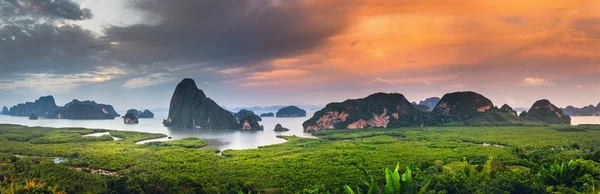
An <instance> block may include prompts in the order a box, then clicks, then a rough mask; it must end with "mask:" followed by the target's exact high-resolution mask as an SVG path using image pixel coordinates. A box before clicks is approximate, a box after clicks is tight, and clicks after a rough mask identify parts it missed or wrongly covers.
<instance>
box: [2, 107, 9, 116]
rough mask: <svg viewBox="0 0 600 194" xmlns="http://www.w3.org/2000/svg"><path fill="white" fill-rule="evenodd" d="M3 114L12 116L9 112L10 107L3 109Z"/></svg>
mask: <svg viewBox="0 0 600 194" xmlns="http://www.w3.org/2000/svg"><path fill="white" fill-rule="evenodd" d="M2 114H3V115H10V111H9V110H8V107H6V106H5V107H2Z"/></svg>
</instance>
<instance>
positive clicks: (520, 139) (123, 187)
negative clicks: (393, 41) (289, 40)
mask: <svg viewBox="0 0 600 194" xmlns="http://www.w3.org/2000/svg"><path fill="white" fill-rule="evenodd" d="M96 132H107V130H99V129H69V128H65V129H53V128H40V127H33V128H28V127H22V126H15V125H0V180H1V182H0V193H8V192H7V191H10V190H13V191H17V190H18V191H27V190H32V189H40V188H37V187H41V188H43V189H47V190H53V191H66V192H67V193H88V192H89V193H237V192H239V191H242V192H244V193H248V192H252V193H325V192H331V193H344V186H345V185H349V186H350V187H352V188H355V190H363V189H364V190H366V189H367V187H368V186H367V185H366V184H364V183H363V180H364V178H365V176H364V174H363V171H362V170H361V169H365V170H366V171H367V172H368V174H369V175H370V176H372V177H373V179H374V181H376V182H378V183H379V185H380V188H382V187H383V185H384V184H385V182H386V180H385V176H384V169H385V168H393V167H394V166H396V164H399V166H400V167H401V168H400V169H406V167H407V166H408V165H409V163H413V164H414V172H413V173H414V175H413V176H414V179H415V180H416V181H415V184H414V187H415V188H423V187H424V184H421V183H424V182H425V181H429V182H430V184H428V186H427V187H425V188H424V191H426V193H551V192H560V193H575V192H582V193H597V192H598V191H599V190H598V188H597V186H598V183H600V182H598V180H600V164H599V163H598V162H599V160H600V152H598V150H600V126H595V125H586V126H562V125H552V126H535V127H534V126H529V127H525V126H521V127H508V126H507V127H424V128H421V127H415V128H402V129H370V130H329V131H317V132H315V133H314V134H315V135H317V136H319V138H318V139H305V138H298V137H289V136H287V137H284V138H286V139H287V140H288V141H287V142H286V143H283V144H278V145H270V146H264V147H261V148H258V149H250V150H225V151H222V154H221V155H219V154H217V153H216V151H215V150H210V149H199V148H200V147H203V146H205V145H206V142H204V141H203V140H201V139H196V138H187V139H182V140H174V141H167V142H157V143H147V144H136V143H135V142H137V141H141V140H145V139H152V138H160V137H165V135H164V134H150V133H138V132H122V131H110V134H111V135H112V136H115V137H119V138H123V139H122V140H118V141H113V140H112V138H110V139H109V138H107V137H110V136H106V137H104V136H102V137H82V135H85V134H90V133H96ZM54 157H61V158H65V159H67V160H66V161H65V162H63V163H54V162H53V161H52V159H53V158H54ZM571 160H573V162H571V163H569V161H571ZM563 163H565V165H563ZM559 168H560V169H562V168H564V171H563V172H567V175H568V176H565V174H564V173H563V174H561V175H560V176H559V175H558V174H557V169H559ZM82 169H84V170H82ZM100 170H102V172H104V171H106V172H111V173H112V174H108V173H107V174H108V175H102V174H100V173H96V172H98V171H100ZM32 180H35V181H39V182H43V183H44V184H36V185H35V186H31V185H32V184H27V185H29V186H26V181H30V182H31V181H32ZM40 185H41V186H40ZM33 187H36V188H33ZM50 193H51V192H50Z"/></svg>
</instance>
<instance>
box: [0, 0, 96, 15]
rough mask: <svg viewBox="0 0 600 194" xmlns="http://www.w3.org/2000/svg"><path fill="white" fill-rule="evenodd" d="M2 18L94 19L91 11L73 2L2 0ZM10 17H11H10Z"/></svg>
mask: <svg viewBox="0 0 600 194" xmlns="http://www.w3.org/2000/svg"><path fill="white" fill-rule="evenodd" d="M0 1H3V2H0V6H1V8H0V10H2V12H3V14H2V16H9V15H12V16H26V17H32V16H33V17H35V16H37V17H39V16H43V17H48V18H50V19H67V20H85V19H90V18H92V16H93V15H92V12H91V11H90V10H89V9H81V8H80V7H79V4H77V3H75V2H73V1H71V0H0ZM9 17H10V16H9Z"/></svg>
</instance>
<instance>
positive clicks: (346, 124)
mask: <svg viewBox="0 0 600 194" xmlns="http://www.w3.org/2000/svg"><path fill="white" fill-rule="evenodd" d="M415 104H416V103H409V102H408V100H407V99H406V98H404V96H403V95H402V94H397V93H393V94H386V93H376V94H372V95H370V96H368V97H366V98H362V99H353V100H347V101H344V102H341V103H330V104H328V105H327V106H325V108H324V109H322V110H320V111H317V112H316V113H315V114H314V116H313V117H312V118H310V119H309V120H307V121H305V122H304V123H303V127H304V130H305V131H315V130H322V129H362V128H396V127H408V126H440V125H444V126H521V125H526V124H528V125H542V124H544V123H565V124H566V123H570V121H567V117H568V116H566V115H565V116H562V112H557V111H556V110H557V108H555V107H554V108H548V111H550V110H552V111H550V112H551V113H552V114H551V115H555V118H549V119H542V118H547V117H548V116H549V115H550V114H549V113H543V114H542V113H540V112H539V111H540V110H545V109H543V108H532V109H531V110H530V112H531V111H534V116H532V115H531V114H532V113H529V114H528V113H526V112H524V113H522V115H521V116H517V112H516V111H514V110H513V109H512V107H510V106H509V105H507V104H504V105H503V106H502V107H501V108H498V107H496V106H494V104H493V103H492V101H491V100H490V99H488V98H486V97H485V96H483V95H481V94H479V93H475V92H470V91H466V92H454V93H448V94H445V95H444V96H443V97H442V98H441V99H440V101H439V102H438V104H437V105H436V106H435V108H434V109H433V110H432V111H431V112H427V111H426V110H425V106H424V105H415ZM535 107H551V106H549V105H544V106H542V105H540V104H539V103H538V105H535ZM558 111H560V110H558ZM537 115H546V116H537ZM558 115H561V116H558Z"/></svg>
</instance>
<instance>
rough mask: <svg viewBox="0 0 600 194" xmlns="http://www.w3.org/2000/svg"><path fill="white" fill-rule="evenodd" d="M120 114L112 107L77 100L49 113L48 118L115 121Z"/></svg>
mask: <svg viewBox="0 0 600 194" xmlns="http://www.w3.org/2000/svg"><path fill="white" fill-rule="evenodd" d="M115 117H119V114H117V112H116V111H115V109H114V108H113V107H112V106H111V105H106V104H98V103H96V102H94V101H79V100H77V99H75V100H73V101H71V102H69V103H67V104H65V106H63V107H58V108H56V109H55V110H54V111H52V112H50V113H48V114H47V115H46V118H52V119H74V120H102V119H115Z"/></svg>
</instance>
